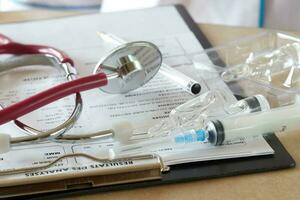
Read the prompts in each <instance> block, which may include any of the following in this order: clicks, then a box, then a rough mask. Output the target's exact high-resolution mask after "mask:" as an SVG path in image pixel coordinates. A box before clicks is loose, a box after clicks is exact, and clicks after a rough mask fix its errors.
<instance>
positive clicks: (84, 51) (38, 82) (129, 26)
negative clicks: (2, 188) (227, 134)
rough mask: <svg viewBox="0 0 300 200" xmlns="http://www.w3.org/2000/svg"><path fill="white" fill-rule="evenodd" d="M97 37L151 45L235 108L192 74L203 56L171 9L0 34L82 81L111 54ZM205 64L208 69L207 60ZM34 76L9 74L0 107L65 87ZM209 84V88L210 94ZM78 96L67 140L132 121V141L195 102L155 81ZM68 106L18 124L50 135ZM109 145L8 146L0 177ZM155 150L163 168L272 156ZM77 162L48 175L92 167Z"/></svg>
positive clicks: (54, 78)
mask: <svg viewBox="0 0 300 200" xmlns="http://www.w3.org/2000/svg"><path fill="white" fill-rule="evenodd" d="M170 19H172V20H170ZM97 31H105V32H110V33H113V34H115V35H118V36H119V37H122V38H124V39H126V40H129V41H131V40H147V41H152V42H153V43H155V44H157V46H158V47H159V48H160V50H161V51H162V53H163V57H164V63H166V64H169V65H170V66H173V67H176V69H178V70H181V71H184V72H185V73H186V74H187V75H190V76H191V77H192V78H193V79H195V80H198V81H199V82H200V83H201V84H202V92H205V91H207V90H208V87H209V89H214V88H218V89H222V90H224V91H225V93H226V95H227V99H228V100H230V101H232V102H234V101H235V98H234V97H233V95H232V94H231V92H230V90H229V89H228V88H227V86H226V85H225V84H224V83H223V82H222V81H221V80H218V79H214V80H213V81H212V80H207V77H205V75H203V74H201V73H200V71H197V70H196V71H195V68H194V66H193V65H192V62H191V60H190V57H191V56H192V55H196V54H197V53H199V52H201V51H202V50H203V48H202V47H201V45H200V44H199V42H198V41H197V39H196V38H195V36H194V35H193V33H191V32H190V30H189V28H188V27H187V25H186V24H185V23H184V21H183V20H182V18H181V17H180V15H179V14H178V13H177V11H176V9H175V8H174V7H161V8H154V9H148V10H141V11H133V12H121V13H109V14H95V15H86V16H78V17H70V18H64V19H57V20H48V21H38V22H29V23H20V24H8V25H1V26H0V32H1V33H3V34H5V35H7V36H9V37H11V38H13V39H14V40H16V41H18V42H23V43H32V44H44V45H50V46H54V47H56V48H59V49H62V50H64V51H65V52H66V53H67V54H68V55H70V56H71V57H72V58H73V59H74V61H75V65H76V67H77V69H78V71H79V74H80V76H84V75H87V74H90V73H91V72H92V71H93V66H94V65H95V63H97V61H98V60H99V59H100V58H101V57H103V56H104V55H106V54H107V53H108V52H109V51H110V50H111V48H112V47H113V46H114V45H110V44H108V43H105V42H103V41H101V40H100V39H99V38H98V36H97V34H96V32H97ZM207 62H210V61H209V59H208V60H207ZM36 69H37V68H36V67H35V68H32V67H29V68H27V69H26V70H14V73H5V74H2V75H1V79H0V102H1V103H4V104H5V105H9V104H11V103H13V102H16V101H18V100H20V99H23V98H25V97H26V96H29V95H30V94H33V93H36V92H37V91H40V90H42V89H45V88H47V87H50V85H54V84H57V82H60V81H63V75H58V74H57V72H56V71H55V70H53V69H48V70H44V71H39V70H36ZM198 70H199V69H198ZM197 72H199V73H197ZM207 83H210V85H209V86H208V87H207V85H206V84H207ZM82 96H83V101H84V109H83V113H82V115H81V118H80V119H79V121H78V123H77V124H76V126H75V127H74V128H73V129H72V130H70V131H69V132H68V134H77V133H83V132H85V133H89V132H93V131H97V130H103V129H110V128H111V125H112V123H113V122H116V121H120V120H129V121H131V122H132V123H133V125H134V128H135V134H142V133H145V132H146V131H147V130H148V128H149V127H151V126H153V125H154V124H156V123H157V122H158V121H159V120H161V119H164V118H166V117H167V116H168V113H169V112H170V110H171V109H173V108H175V107H176V106H178V105H179V104H181V103H183V102H185V101H187V100H189V99H191V98H192V97H193V96H192V95H190V94H188V93H187V92H185V91H184V90H183V89H182V88H180V86H178V85H177V84H176V83H174V82H172V81H171V80H169V79H168V78H167V77H165V76H163V75H162V74H160V73H158V75H157V76H156V77H155V78H154V79H153V80H151V81H150V83H148V84H146V85H145V86H144V87H142V88H140V89H138V90H135V91H132V92H130V93H128V94H125V95H111V94H105V93H103V92H101V91H100V90H98V89H94V90H91V91H87V92H83V93H82ZM73 101H74V100H73V98H72V97H69V98H66V99H63V100H60V101H58V102H56V103H53V104H50V105H48V106H46V107H45V108H42V109H41V110H38V111H35V112H33V113H31V114H29V115H27V116H25V117H23V118H22V120H23V121H24V122H27V123H29V124H31V125H32V126H34V127H36V128H40V129H45V127H47V128H48V127H53V126H55V125H57V124H58V123H60V122H62V121H63V120H64V119H65V118H66V117H67V116H68V113H70V112H71V111H72V105H73ZM0 131H1V132H3V133H9V134H11V135H13V136H18V135H22V134H24V133H22V132H20V131H18V129H16V128H15V127H14V126H13V124H12V123H10V124H6V125H3V126H1V127H0ZM113 145H114V144H113V142H112V140H105V141H94V142H92V143H85V144H70V143H69V144H62V143H54V142H46V143H43V144H38V145H37V144H35V145H25V146H14V147H13V150H12V151H11V152H9V153H7V154H1V155H0V170H3V169H9V168H17V167H18V166H19V167H30V166H37V165H40V164H41V163H49V162H50V161H51V160H53V159H55V158H58V157H59V156H61V155H64V154H66V153H73V152H85V153H89V154H91V155H95V156H98V157H106V156H107V149H108V148H111V147H112V146H113ZM36 148H38V150H36ZM159 149H162V148H158V150H157V151H156V152H161V155H162V156H163V159H164V161H166V162H167V163H168V164H176V163H182V162H187V161H193V160H194V161H196V160H197V161H199V160H210V159H222V158H229V157H241V156H254V155H264V154H271V153H273V150H272V148H271V147H270V146H269V145H268V144H267V143H266V142H265V141H264V140H263V139H262V138H260V139H258V141H249V142H248V141H243V142H242V145H241V143H237V144H232V145H227V146H224V147H220V148H217V147H212V146H208V145H207V144H204V145H203V146H201V145H200V147H199V149H198V150H197V151H195V152H193V153H191V152H189V151H187V153H182V154H176V155H178V156H176V157H174V154H170V153H169V152H170V151H172V148H169V149H166V151H161V150H159ZM49 155H51V156H49ZM81 160H82V159H74V158H68V159H66V160H64V161H62V162H60V163H58V165H57V166H54V167H51V169H56V168H58V167H62V166H64V167H67V166H69V167H70V166H71V167H72V166H82V165H86V162H88V163H93V162H94V161H87V160H86V159H83V161H84V162H81ZM86 170H88V168H86ZM41 176H51V173H44V174H42V175H41ZM14 177H15V178H20V177H23V178H24V177H26V175H24V174H21V175H14V176H12V178H14ZM0 185H1V184H0Z"/></svg>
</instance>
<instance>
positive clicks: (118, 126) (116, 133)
mask: <svg viewBox="0 0 300 200" xmlns="http://www.w3.org/2000/svg"><path fill="white" fill-rule="evenodd" d="M112 130H113V137H114V140H115V141H118V142H120V143H128V142H129V140H130V138H131V137H132V135H133V126H132V124H131V123H130V122H128V121H122V122H117V123H114V124H112Z"/></svg>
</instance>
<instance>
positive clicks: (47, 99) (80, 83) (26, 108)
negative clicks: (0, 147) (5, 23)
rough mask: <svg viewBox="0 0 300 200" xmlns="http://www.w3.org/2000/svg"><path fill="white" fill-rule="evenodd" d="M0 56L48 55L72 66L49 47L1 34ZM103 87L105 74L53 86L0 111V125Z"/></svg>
mask: <svg viewBox="0 0 300 200" xmlns="http://www.w3.org/2000/svg"><path fill="white" fill-rule="evenodd" d="M0 54H14V55H23V54H48V55H52V56H55V57H56V58H57V59H59V61H60V62H61V63H70V64H71V65H72V66H73V65H74V63H73V61H72V59H71V58H69V57H68V56H67V54H65V53H63V52H61V51H60V50H58V49H55V48H52V47H49V46H42V45H25V44H20V43H16V42H14V41H12V40H11V39H9V38H8V37H6V36H4V35H2V34H0ZM105 85H107V76H106V74H105V73H97V74H94V75H90V76H86V77H83V78H79V79H76V80H72V81H68V82H66V83H63V84H60V85H57V86H54V87H52V88H50V89H47V90H45V91H42V92H40V93H38V94H36V95H34V96H31V97H29V98H26V99H24V100H22V101H20V102H18V103H15V104H13V105H11V106H8V107H5V108H3V109H2V110H0V125H2V124H5V123H7V122H9V121H11V120H15V119H17V118H19V117H21V116H23V115H25V114H28V113H30V112H32V111H34V110H36V109H38V108H41V107H43V106H45V105H47V104H49V103H52V102H54V101H56V100H58V99H61V98H63V97H66V96H68V95H71V94H75V93H78V92H82V91H86V90H90V89H94V88H98V87H101V86H105Z"/></svg>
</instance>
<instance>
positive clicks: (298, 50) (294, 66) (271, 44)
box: [193, 32, 300, 107]
mask: <svg viewBox="0 0 300 200" xmlns="http://www.w3.org/2000/svg"><path fill="white" fill-rule="evenodd" d="M207 56H208V57H209V58H210V59H211V61H212V62H211V63H208V62H207ZM193 61H194V64H195V66H196V67H197V68H199V69H202V70H205V71H206V72H205V73H206V77H207V76H209V75H210V74H213V73H210V71H212V70H217V71H218V72H219V76H220V77H221V78H222V79H223V80H224V81H225V82H226V83H227V84H228V85H229V86H230V88H231V90H232V91H233V92H234V94H236V95H239V96H242V97H246V96H251V95H255V94H263V95H264V96H266V97H267V98H268V100H269V101H270V102H271V107H277V106H282V105H287V104H292V103H293V101H294V100H293V99H294V95H295V94H297V93H299V92H300V65H299V63H300V39H299V38H298V37H297V36H293V35H287V34H284V33H277V32H264V33H261V34H257V35H254V36H251V37H248V38H243V39H241V40H236V41H233V42H231V43H228V44H226V45H224V46H220V47H216V48H212V49H207V50H205V51H204V52H203V53H200V54H198V55H196V56H194V57H193ZM211 78H212V79H213V77H211Z"/></svg>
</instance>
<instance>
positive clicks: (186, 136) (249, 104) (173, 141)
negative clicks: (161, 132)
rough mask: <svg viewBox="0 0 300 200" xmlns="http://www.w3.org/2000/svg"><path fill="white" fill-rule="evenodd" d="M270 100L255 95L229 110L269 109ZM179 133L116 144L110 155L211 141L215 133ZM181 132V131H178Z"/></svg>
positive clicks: (115, 155) (112, 156)
mask: <svg viewBox="0 0 300 200" xmlns="http://www.w3.org/2000/svg"><path fill="white" fill-rule="evenodd" d="M269 109H270V107H269V104H268V101H267V100H266V99H265V97H264V96H262V95H255V96H252V97H248V98H246V99H243V100H240V101H238V102H237V103H235V104H233V105H232V106H231V107H230V109H229V110H228V112H230V113H232V114H235V115H239V116H240V115H241V114H243V113H251V112H257V111H266V110H269ZM176 132H177V133H170V134H169V135H167V136H160V137H154V138H151V139H147V140H144V141H141V142H138V143H133V144H127V145H122V146H121V145H120V146H115V147H114V148H113V149H111V150H110V157H111V158H116V157H118V156H122V155H128V154H135V155H138V154H143V153H145V152H146V151H148V150H149V149H151V148H152V147H153V146H154V145H158V144H160V145H161V144H164V143H167V144H169V145H172V146H173V147H175V148H180V147H183V145H189V146H191V145H198V144H200V143H203V142H205V141H207V140H208V141H210V142H211V140H212V138H213V137H214V135H211V134H209V131H208V130H206V129H197V130H195V129H190V130H185V131H184V130H176ZM178 132H179V133H178ZM211 143H212V142H211Z"/></svg>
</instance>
